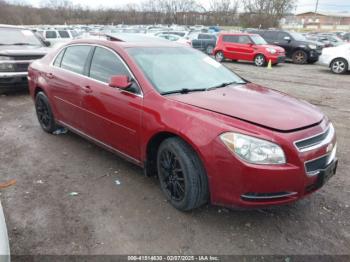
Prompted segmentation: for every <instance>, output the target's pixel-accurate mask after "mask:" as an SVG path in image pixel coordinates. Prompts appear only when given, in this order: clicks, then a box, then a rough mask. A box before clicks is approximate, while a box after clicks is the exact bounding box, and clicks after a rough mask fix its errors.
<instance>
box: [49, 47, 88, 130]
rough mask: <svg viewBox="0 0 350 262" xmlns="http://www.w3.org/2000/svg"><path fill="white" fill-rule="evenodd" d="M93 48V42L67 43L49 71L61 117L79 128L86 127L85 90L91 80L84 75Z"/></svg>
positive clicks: (54, 99)
mask: <svg viewBox="0 0 350 262" xmlns="http://www.w3.org/2000/svg"><path fill="white" fill-rule="evenodd" d="M91 51H92V47H91V46H89V45H74V46H69V47H66V48H65V49H63V50H62V51H61V52H60V53H59V54H58V56H57V57H56V59H55V60H54V63H53V65H52V66H51V67H50V68H49V70H48V73H47V75H46V79H47V81H48V83H49V85H50V90H51V94H52V96H53V101H54V107H55V109H56V112H57V113H58V116H57V118H58V119H59V120H61V121H63V122H64V123H65V124H67V125H69V126H71V127H74V128H76V129H79V130H83V129H84V123H83V122H84V121H83V116H84V112H83V109H82V94H83V92H84V90H85V89H84V87H85V85H86V81H87V78H86V76H84V74H85V72H86V66H87V58H88V57H89V54H90V52H91Z"/></svg>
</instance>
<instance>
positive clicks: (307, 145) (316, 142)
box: [294, 124, 335, 152]
mask: <svg viewBox="0 0 350 262" xmlns="http://www.w3.org/2000/svg"><path fill="white" fill-rule="evenodd" d="M334 134H335V131H334V127H333V125H332V124H330V125H329V127H328V128H327V130H326V131H325V132H323V133H320V134H318V135H315V136H312V137H308V138H305V139H302V140H299V141H296V142H294V145H295V146H296V148H297V149H298V150H299V151H300V152H305V151H309V150H313V149H316V148H319V147H322V146H324V145H327V144H329V143H330V142H332V139H333V138H334Z"/></svg>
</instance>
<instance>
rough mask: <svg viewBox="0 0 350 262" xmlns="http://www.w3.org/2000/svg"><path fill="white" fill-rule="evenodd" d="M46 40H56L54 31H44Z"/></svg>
mask: <svg viewBox="0 0 350 262" xmlns="http://www.w3.org/2000/svg"><path fill="white" fill-rule="evenodd" d="M45 37H46V38H57V33H56V31H46V33H45Z"/></svg>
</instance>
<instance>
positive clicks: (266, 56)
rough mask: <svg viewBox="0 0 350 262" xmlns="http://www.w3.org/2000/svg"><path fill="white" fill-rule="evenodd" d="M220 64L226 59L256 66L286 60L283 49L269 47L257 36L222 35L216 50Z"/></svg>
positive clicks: (273, 46)
mask: <svg viewBox="0 0 350 262" xmlns="http://www.w3.org/2000/svg"><path fill="white" fill-rule="evenodd" d="M214 54H215V58H216V60H217V61H218V62H222V61H223V60H224V59H232V60H234V61H237V60H245V61H251V62H254V64H255V65H256V66H265V65H266V64H267V63H268V62H269V61H271V63H272V64H275V65H276V64H278V63H282V62H284V60H285V57H286V56H285V51H284V49H283V48H281V47H279V46H275V45H269V44H267V43H266V41H265V40H264V39H263V38H262V37H261V36H260V35H257V34H245V33H237V34H227V33H224V34H220V35H219V37H218V41H217V45H216V47H215V50H214Z"/></svg>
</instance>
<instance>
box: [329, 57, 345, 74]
mask: <svg viewBox="0 0 350 262" xmlns="http://www.w3.org/2000/svg"><path fill="white" fill-rule="evenodd" d="M345 68H346V66H345V63H344V61H342V60H336V61H334V62H333V63H332V71H333V72H334V73H336V74H341V73H343V72H344V71H345Z"/></svg>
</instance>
